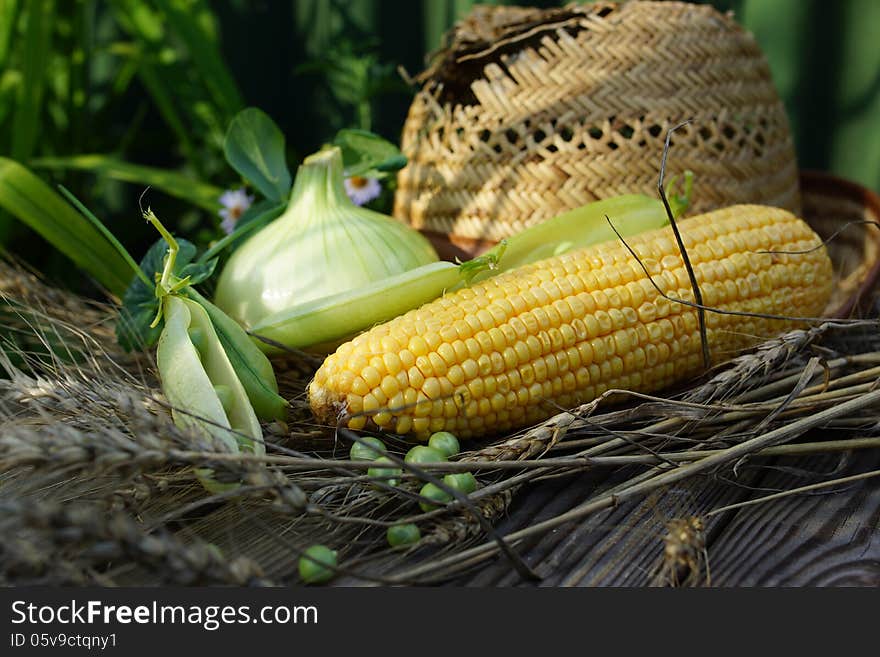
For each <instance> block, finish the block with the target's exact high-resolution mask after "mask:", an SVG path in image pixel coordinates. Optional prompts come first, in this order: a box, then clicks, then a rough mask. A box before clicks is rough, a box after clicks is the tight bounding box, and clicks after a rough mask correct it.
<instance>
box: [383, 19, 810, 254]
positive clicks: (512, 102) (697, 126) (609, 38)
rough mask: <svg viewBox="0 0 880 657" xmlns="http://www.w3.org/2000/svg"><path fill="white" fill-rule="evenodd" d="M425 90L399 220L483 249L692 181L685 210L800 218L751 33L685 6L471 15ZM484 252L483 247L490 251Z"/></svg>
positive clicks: (782, 124) (791, 156) (768, 83)
mask: <svg viewBox="0 0 880 657" xmlns="http://www.w3.org/2000/svg"><path fill="white" fill-rule="evenodd" d="M447 42H448V43H449V45H448V46H447V47H446V48H445V49H444V50H442V51H441V52H440V53H438V55H437V56H436V57H435V60H434V64H433V65H432V66H431V67H430V68H429V69H428V70H427V71H425V72H424V73H422V74H421V75H420V76H419V78H418V80H419V82H420V83H421V89H420V91H419V92H418V93H417V95H416V97H415V99H414V100H413V103H412V105H411V107H410V110H409V114H408V117H407V120H406V123H405V126H404V130H403V136H402V148H403V151H404V153H405V154H406V155H407V157H408V158H409V165H408V166H407V167H405V168H404V169H403V170H402V171H401V172H400V174H399V176H398V189H397V192H396V195H395V204H394V214H395V215H396V216H398V217H400V218H402V219H405V220H407V221H409V222H410V223H411V224H412V225H414V226H415V227H417V228H419V229H421V230H424V231H426V232H427V233H428V234H429V235H430V234H431V233H434V234H435V235H437V234H439V235H440V236H442V238H443V239H447V238H448V239H449V240H450V241H451V242H453V243H454V244H457V245H458V246H460V247H462V250H463V251H464V252H465V253H473V252H475V251H478V250H479V244H475V243H474V242H473V240H486V241H489V242H494V241H497V240H500V239H502V238H504V237H507V236H509V235H511V234H512V233H514V232H516V231H519V230H521V229H522V228H524V227H526V226H529V225H531V224H534V223H536V222H539V221H541V220H543V219H547V218H550V217H553V216H555V215H557V214H559V213H560V212H562V211H564V210H568V209H571V208H573V207H577V206H580V205H583V204H585V203H588V202H590V201H593V200H596V199H600V198H606V197H609V196H615V195H618V194H623V193H628V192H642V193H645V194H649V195H652V196H653V195H656V184H657V176H658V172H659V164H660V156H661V153H662V150H663V141H664V139H665V136H666V133H667V130H668V129H669V128H671V127H672V126H674V125H676V124H677V123H679V122H680V121H682V120H684V119H689V118H693V119H694V122H693V123H692V124H691V125H689V126H687V127H685V128H683V129H682V130H681V132H680V133H679V132H677V133H676V134H675V137H674V138H673V146H672V148H671V151H670V157H669V164H668V168H667V171H668V172H669V173H670V174H675V173H680V172H682V171H684V170H685V169H690V170H692V171H693V172H694V173H695V185H694V195H693V197H694V204H693V206H692V208H691V213H698V212H704V211H708V210H710V209H713V208H716V207H719V206H724V205H730V204H733V203H764V204H768V205H776V206H780V207H784V208H787V209H789V210H791V211H793V212H795V213H798V214H799V213H800V197H799V190H798V171H797V163H796V160H795V153H794V147H793V144H792V138H791V134H790V132H789V124H788V119H787V117H786V114H785V109H784V107H783V105H782V102H781V101H780V99H779V96H778V94H777V92H776V88H775V87H774V85H773V81H772V79H771V77H770V69H769V67H768V65H767V61H766V59H765V58H764V56H763V54H762V52H761V50H760V49H759V47H758V45H757V44H756V42H755V40H754V38H753V37H752V35H751V34H749V33H748V32H746V31H745V30H743V29H742V28H741V27H739V26H738V25H737V24H736V23H735V22H734V20H733V18H732V17H731V16H729V15H723V14H721V13H719V12H718V11H716V10H715V9H714V8H712V7H710V6H704V5H694V4H688V3H683V2H626V3H623V4H610V3H596V4H589V5H568V6H566V7H564V8H559V9H550V10H538V9H529V8H520V7H488V6H477V7H476V8H475V9H474V11H473V12H472V13H471V14H470V15H469V16H468V17H467V18H466V19H465V20H463V21H462V22H460V23H458V24H457V25H456V26H455V28H454V30H453V31H452V33H451V35H448V36H447ZM484 243H485V242H484Z"/></svg>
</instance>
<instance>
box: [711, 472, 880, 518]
mask: <svg viewBox="0 0 880 657" xmlns="http://www.w3.org/2000/svg"><path fill="white" fill-rule="evenodd" d="M872 477H880V470H871V471H870V472H862V473H860V474H857V475H850V476H849V477H841V478H840V479H830V480H828V481H822V482H819V483H818V484H810V485H808V486H800V487H799V488H792V489H791V490H785V491H782V492H780V493H773V494H772V495H764V496H763V497H756V498H755V499H753V500H746V501H745V502H737V503H736V504H728V505H727V506H722V507H719V508H717V509H712V510H711V511H709V512H708V513H706V514H705V517H707V518H709V517H711V516H715V515H718V514H719V513H724V512H725V511H731V510H732V509H740V508H742V507H744V506H752V505H754V504H761V503H762V502H769V501H770V500H778V499H779V498H781V497H788V496H789V495H799V494H800V493H808V492H810V491H814V490H819V489H822V488H830V487H831V486H838V485H840V484H849V483H852V482H854V481H861V480H863V479H871V478H872Z"/></svg>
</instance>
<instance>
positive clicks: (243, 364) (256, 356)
mask: <svg viewBox="0 0 880 657" xmlns="http://www.w3.org/2000/svg"><path fill="white" fill-rule="evenodd" d="M185 294H186V295H187V296H188V297H189V298H190V299H192V300H193V301H195V302H197V303H198V304H199V305H200V306H202V308H203V309H204V310H205V312H206V313H207V315H208V317H209V318H210V322H211V327H212V328H211V332H212V333H216V336H217V339H218V340H219V341H220V344H221V345H222V347H223V350H224V351H225V352H226V356H227V358H229V362H230V364H231V365H232V368H233V369H234V370H235V374H236V376H237V377H238V379H239V381H240V383H241V385H242V387H243V388H244V390H245V393H246V394H247V396H248V399H249V400H250V403H251V406H253V408H254V411H255V412H256V414H257V417H259V418H262V419H264V420H284V419H285V418H286V417H287V409H288V407H289V406H290V404H289V403H288V402H287V400H286V399H284V398H282V397H280V396H279V395H278V382H277V381H276V380H275V372H274V370H273V369H272V363H270V362H269V359H268V358H267V357H266V355H265V354H264V353H263V352H262V351H260V349H259V347H258V346H257V343H256V342H255V341H254V340H253V339H252V338H251V337H250V336H249V335H248V334H247V333H246V332H245V330H244V329H243V328H242V327H241V326H239V324H238V323H237V322H236V321H235V320H234V319H232V318H231V317H229V315H227V314H226V313H224V312H223V311H222V310H220V309H219V308H218V307H217V306H215V305H214V304H212V303H211V302H210V301H208V300H207V299H205V297H203V296H202V295H201V294H199V293H198V292H197V291H196V290H194V289H193V288H191V287H188V288H186V291H185ZM193 344H196V342H195V339H193ZM196 348H197V349H199V350H201V348H200V347H199V346H198V345H196Z"/></svg>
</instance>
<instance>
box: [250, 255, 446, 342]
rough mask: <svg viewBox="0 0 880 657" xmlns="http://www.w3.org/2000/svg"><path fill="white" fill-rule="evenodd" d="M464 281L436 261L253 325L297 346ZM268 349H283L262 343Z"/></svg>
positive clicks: (397, 311) (351, 329) (362, 325)
mask: <svg viewBox="0 0 880 657" xmlns="http://www.w3.org/2000/svg"><path fill="white" fill-rule="evenodd" d="M460 281H461V276H460V275H459V271H458V265H455V264H453V263H451V262H432V263H430V264H427V265H423V266H421V267H417V268H415V269H412V270H410V271H407V272H403V273H402V274H397V275H395V276H390V277H388V278H385V279H383V280H381V281H377V282H375V283H370V284H369V285H365V286H363V287H359V288H356V289H354V290H348V291H346V292H340V293H339V294H334V295H332V296H329V297H324V298H323V299H315V300H313V301H307V302H305V303H303V304H300V305H299V306H296V307H294V308H291V309H289V310H284V311H282V312H280V313H276V314H274V315H270V316H269V317H266V318H265V319H263V320H261V321H260V322H259V323H257V324H256V325H255V326H253V327H252V328H251V330H250V333H251V335H253V336H255V337H256V338H257V340H258V342H259V339H260V338H268V339H269V340H271V341H273V342H277V343H280V344H282V345H284V346H285V347H288V348H292V349H304V348H307V347H312V346H314V345H319V344H323V343H332V342H334V341H339V340H343V339H345V338H347V337H349V336H351V335H353V334H355V333H358V332H360V331H363V330H366V329H368V328H370V327H371V326H373V325H374V324H378V323H380V322H384V321H387V320H389V319H391V318H392V317H396V316H397V315H402V314H403V313H405V312H406V311H408V310H411V309H413V308H418V307H419V306H421V305H422V304H425V303H428V302H429V301H433V300H434V299H436V298H437V297H439V296H441V295H442V294H443V293H444V292H445V291H446V290H448V289H451V288H453V287H455V286H456V285H457V284H458V283H459V282H460ZM259 344H260V348H261V349H262V350H263V351H264V352H266V353H268V354H277V353H283V349H280V348H278V347H276V346H274V345H271V344H268V343H265V342H259Z"/></svg>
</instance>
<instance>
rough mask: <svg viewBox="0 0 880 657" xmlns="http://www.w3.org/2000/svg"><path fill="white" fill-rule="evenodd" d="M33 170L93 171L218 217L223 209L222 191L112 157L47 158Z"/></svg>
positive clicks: (166, 172) (179, 175) (178, 174)
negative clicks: (190, 204) (151, 188)
mask: <svg viewBox="0 0 880 657" xmlns="http://www.w3.org/2000/svg"><path fill="white" fill-rule="evenodd" d="M31 164H32V166H34V167H36V168H41V169H76V170H78V171H91V172H93V173H96V174H98V175H101V176H107V177H108V178H112V179H113V180H120V181H122V182H128V183H132V184H135V185H142V186H144V187H146V186H147V185H149V186H150V187H155V188H156V189H160V190H162V191H163V192H165V193H166V194H168V195H170V196H174V197H175V198H179V199H182V200H184V201H188V202H189V203H192V204H193V205H197V206H198V207H200V208H203V209H205V210H208V211H209V212H212V213H216V212H217V211H218V210H219V209H220V200H219V199H220V195H221V194H222V193H223V190H222V189H220V188H219V187H215V186H214V185H210V184H208V183H205V182H202V181H200V180H196V179H194V178H190V177H189V176H185V175H183V174H182V173H178V172H177V171H169V170H167V169H157V168H154V167H147V166H143V165H140V164H132V163H130V162H125V161H124V160H120V159H117V158H115V157H113V156H112V155H99V154H92V155H73V156H71V157H44V158H39V159H36V160H33V161H32V162H31Z"/></svg>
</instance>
